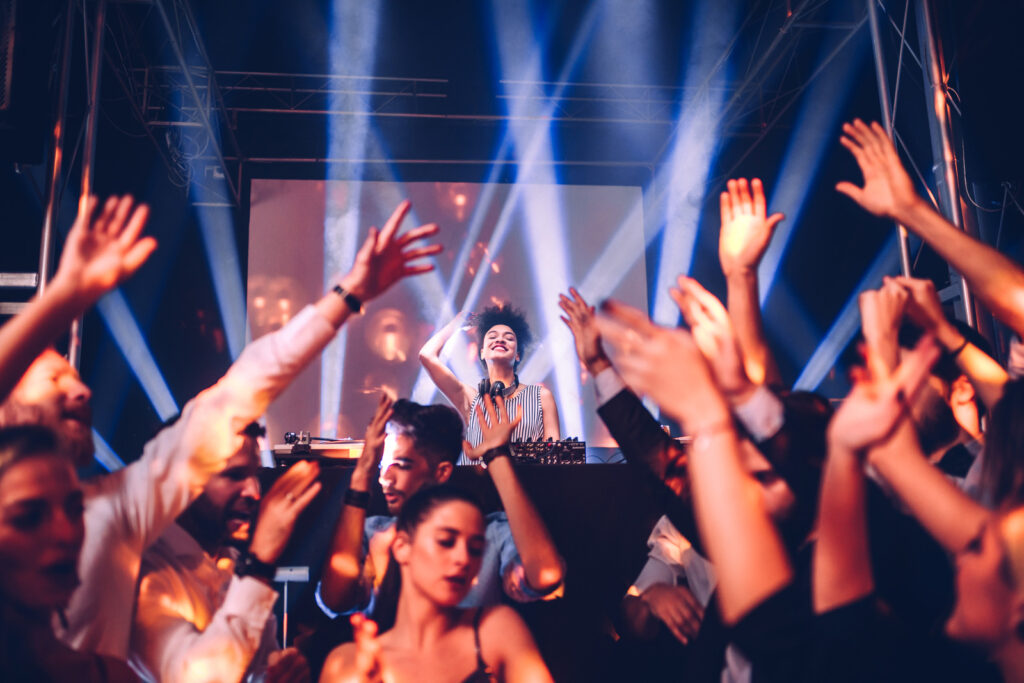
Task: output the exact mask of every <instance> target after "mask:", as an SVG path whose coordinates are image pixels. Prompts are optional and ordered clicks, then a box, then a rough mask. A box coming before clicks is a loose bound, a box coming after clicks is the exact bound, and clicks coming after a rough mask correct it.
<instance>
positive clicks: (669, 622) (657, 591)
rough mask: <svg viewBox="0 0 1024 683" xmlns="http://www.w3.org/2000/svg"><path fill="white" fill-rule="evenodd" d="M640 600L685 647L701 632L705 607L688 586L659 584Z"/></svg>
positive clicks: (652, 587) (646, 592)
mask: <svg viewBox="0 0 1024 683" xmlns="http://www.w3.org/2000/svg"><path fill="white" fill-rule="evenodd" d="M640 599H641V600H643V601H644V602H645V603H647V608H648V609H650V610H651V614H653V615H654V616H655V617H657V618H658V620H659V621H661V622H662V623H663V624H665V626H666V627H667V628H668V630H669V631H671V632H672V635H674V636H675V637H676V640H678V641H679V642H680V643H682V644H683V645H686V644H688V643H689V642H690V639H691V638H693V637H694V636H696V635H697V631H699V630H700V624H701V621H702V620H703V619H704V607H703V606H702V605H701V604H700V602H698V601H697V598H695V597H693V593H691V592H690V589H688V588H687V587H686V586H670V585H668V584H666V583H658V584H655V585H653V586H651V587H650V588H648V589H647V590H645V591H644V592H643V594H642V595H641V596H640Z"/></svg>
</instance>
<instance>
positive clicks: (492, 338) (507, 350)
mask: <svg viewBox="0 0 1024 683" xmlns="http://www.w3.org/2000/svg"><path fill="white" fill-rule="evenodd" d="M480 360H482V361H484V363H488V364H489V363H491V362H500V363H504V364H507V365H512V366H514V365H515V364H516V363H518V362H519V344H518V340H517V339H516V333H515V332H513V331H512V328H511V327H509V326H508V325H495V326H494V327H492V328H491V329H489V330H487V332H486V333H485V334H484V343H483V346H482V347H481V348H480Z"/></svg>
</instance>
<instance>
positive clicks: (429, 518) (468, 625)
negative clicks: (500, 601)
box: [320, 485, 551, 683]
mask: <svg viewBox="0 0 1024 683" xmlns="http://www.w3.org/2000/svg"><path fill="white" fill-rule="evenodd" d="M484 543H485V541H484V516H483V512H482V511H481V509H480V506H479V504H478V503H477V502H476V501H475V500H474V499H473V497H472V496H470V495H469V494H467V493H465V492H463V491H460V490H459V489H457V488H454V487H452V486H447V485H443V486H435V487H430V488H425V489H421V490H420V491H418V492H416V493H415V494H414V495H413V496H412V497H410V498H409V500H408V501H407V502H406V503H405V505H404V506H403V507H402V511H401V513H400V514H399V516H398V521H397V523H396V534H395V540H394V542H393V544H392V546H391V559H392V561H391V562H389V569H388V575H387V576H385V578H384V582H383V585H382V587H381V593H382V595H381V598H382V602H381V604H380V606H379V607H378V609H377V610H376V611H375V616H376V617H377V619H378V620H379V622H380V630H381V631H383V633H382V634H381V635H379V636H378V635H377V630H378V626H377V624H375V623H374V622H372V621H369V620H368V619H366V618H365V617H362V616H361V615H357V616H356V617H353V620H352V624H353V627H354V629H355V642H354V643H346V644H344V645H341V646H340V647H338V648H336V649H335V650H334V651H333V652H332V653H331V654H330V656H329V657H328V658H327V662H326V663H325V665H324V669H323V674H322V675H321V677H320V680H321V681H322V682H324V681H346V682H348V681H352V682H357V681H358V682H359V683H370V682H373V683H377V682H378V681H382V680H387V681H389V682H391V681H394V682H395V683H404V682H406V681H427V682H429V681H442V680H444V681H449V680H461V681H463V683H487V682H488V681H509V682H510V683H516V682H519V681H524V682H525V681H529V682H530V683H546V682H548V681H551V674H550V673H548V670H547V667H546V666H545V664H544V660H543V659H541V656H540V653H539V652H538V651H537V646H536V644H535V643H534V641H533V637H532V636H531V635H530V632H529V630H527V628H526V625H525V624H524V623H523V621H522V619H520V618H519V615H517V614H516V613H515V611H514V610H512V609H511V608H509V607H506V606H504V605H499V606H495V607H485V608H473V609H460V608H459V603H460V602H461V601H462V599H463V598H464V597H465V596H466V593H468V592H469V589H470V588H471V587H472V585H473V580H474V579H475V578H476V574H477V572H479V570H480V564H481V561H482V558H483V551H484ZM385 593H386V594H387V595H389V596H393V599H392V600H387V599H386V596H385ZM463 672H465V675H464V677H463V678H459V679H456V676H461V675H463Z"/></svg>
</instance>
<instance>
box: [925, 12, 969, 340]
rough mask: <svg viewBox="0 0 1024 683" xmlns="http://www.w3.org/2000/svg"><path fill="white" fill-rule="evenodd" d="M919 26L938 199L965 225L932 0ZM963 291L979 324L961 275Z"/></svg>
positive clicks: (966, 314)
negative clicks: (961, 210)
mask: <svg viewBox="0 0 1024 683" xmlns="http://www.w3.org/2000/svg"><path fill="white" fill-rule="evenodd" d="M916 9H917V30H918V37H919V40H920V42H921V59H922V67H923V71H924V77H925V106H926V107H927V109H928V113H929V117H928V127H929V129H930V130H931V138H932V157H933V159H934V162H935V163H934V165H933V167H932V170H933V172H934V173H935V177H936V181H937V184H938V186H939V199H940V201H941V202H942V208H943V213H944V214H945V215H946V218H947V219H948V220H949V222H950V223H952V224H953V225H955V226H956V227H958V228H960V229H961V230H963V229H964V224H963V216H962V214H961V213H960V184H959V182H958V180H957V172H956V157H955V156H954V154H953V143H952V141H951V139H950V138H951V133H950V123H949V110H948V109H947V108H946V83H945V79H944V76H945V73H944V68H943V65H942V63H941V59H942V46H941V44H940V43H939V38H938V35H937V34H936V32H935V26H934V23H933V22H934V18H933V17H932V11H931V3H930V2H929V0H917V2H916ZM960 295H961V297H962V298H963V303H964V317H965V318H966V322H967V324H968V325H970V326H971V327H974V328H977V325H978V323H977V320H976V317H975V312H974V301H973V299H972V297H971V291H970V288H969V287H968V286H967V280H965V279H964V278H962V277H961V278H960Z"/></svg>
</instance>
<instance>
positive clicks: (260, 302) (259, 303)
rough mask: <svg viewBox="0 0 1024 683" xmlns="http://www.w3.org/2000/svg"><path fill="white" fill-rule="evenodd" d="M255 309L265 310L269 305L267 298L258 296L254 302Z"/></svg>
mask: <svg viewBox="0 0 1024 683" xmlns="http://www.w3.org/2000/svg"><path fill="white" fill-rule="evenodd" d="M252 305H253V308H263V307H265V306H266V305H267V299H266V297H262V296H258V297H256V298H254V299H253V300H252Z"/></svg>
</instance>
